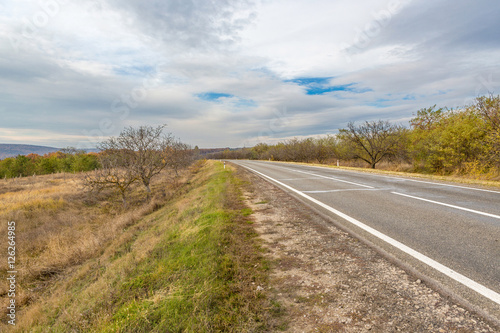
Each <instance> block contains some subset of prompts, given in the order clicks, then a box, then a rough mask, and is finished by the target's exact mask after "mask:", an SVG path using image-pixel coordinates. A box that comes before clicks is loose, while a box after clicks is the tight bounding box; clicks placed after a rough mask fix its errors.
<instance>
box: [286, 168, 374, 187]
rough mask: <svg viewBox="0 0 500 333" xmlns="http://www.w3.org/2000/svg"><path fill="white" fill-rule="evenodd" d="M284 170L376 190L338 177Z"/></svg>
mask: <svg viewBox="0 0 500 333" xmlns="http://www.w3.org/2000/svg"><path fill="white" fill-rule="evenodd" d="M284 169H288V170H290V171H293V172H299V173H305V174H307V175H313V176H316V177H320V178H326V179H332V180H335V181H338V182H342V183H347V184H352V185H357V186H361V187H366V188H374V187H372V186H368V185H363V184H359V183H353V182H349V181H347V180H343V179H339V178H336V177H328V176H323V175H318V174H316V173H310V172H305V171H299V170H293V169H289V168H284Z"/></svg>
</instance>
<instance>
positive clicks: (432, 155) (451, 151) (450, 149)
mask: <svg viewBox="0 0 500 333" xmlns="http://www.w3.org/2000/svg"><path fill="white" fill-rule="evenodd" d="M210 158H215V159H263V160H273V161H293V162H319V163H334V162H335V161H336V160H341V161H343V162H357V163H359V162H362V163H364V164H365V165H366V166H368V167H371V168H375V167H376V166H377V165H378V164H379V163H381V162H387V163H388V164H390V165H405V166H406V169H407V170H408V171H414V172H424V173H440V174H451V173H461V174H475V175H478V174H487V173H491V174H493V175H496V176H498V174H499V173H500V96H498V95H497V96H494V95H492V94H490V95H489V96H481V97H478V98H476V100H475V102H474V103H473V104H472V105H469V106H464V107H462V108H458V109H449V108H437V107H436V106H435V105H434V106H432V107H429V108H423V109H420V110H418V111H417V113H416V114H414V117H413V118H412V119H411V120H410V122H409V124H408V125H407V126H403V125H400V124H391V123H389V122H388V121H383V120H377V121H365V122H363V123H361V124H358V125H356V124H355V123H353V122H351V123H349V124H348V125H347V127H346V128H343V129H340V130H339V133H338V134H336V135H329V136H326V137H322V138H305V139H297V138H294V139H291V140H286V141H283V142H279V143H277V144H274V145H269V144H265V143H261V144H258V145H256V146H254V147H252V148H243V149H238V150H225V151H223V152H219V153H214V154H211V155H210Z"/></svg>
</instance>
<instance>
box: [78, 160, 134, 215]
mask: <svg viewBox="0 0 500 333" xmlns="http://www.w3.org/2000/svg"><path fill="white" fill-rule="evenodd" d="M99 161H100V164H101V168H99V169H97V170H95V171H93V172H91V173H88V174H86V175H84V186H85V187H86V188H87V189H88V190H90V191H92V192H100V191H102V190H103V189H105V188H114V189H115V190H117V191H118V193H119V194H120V196H121V198H122V201H123V206H126V205H127V192H128V191H129V189H130V186H131V185H132V184H133V183H134V182H136V181H137V180H138V178H137V175H136V174H135V172H134V171H133V169H132V168H130V165H129V164H128V161H127V160H124V159H123V157H122V156H121V155H119V154H115V153H113V152H110V151H108V152H105V153H102V154H101V155H100V156H99Z"/></svg>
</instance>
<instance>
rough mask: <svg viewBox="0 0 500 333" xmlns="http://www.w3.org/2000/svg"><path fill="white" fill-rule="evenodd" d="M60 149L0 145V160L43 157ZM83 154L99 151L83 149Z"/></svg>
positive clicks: (97, 150)
mask: <svg viewBox="0 0 500 333" xmlns="http://www.w3.org/2000/svg"><path fill="white" fill-rule="evenodd" d="M61 149H62V148H55V147H47V146H35V145H16V144H5V143H0V160H3V159H4V158H7V157H16V156H17V155H29V154H38V155H40V156H43V155H45V154H48V153H53V152H55V151H59V150H61ZM83 150H84V151H85V152H87V153H90V152H93V153H98V152H99V149H96V148H84V149H83Z"/></svg>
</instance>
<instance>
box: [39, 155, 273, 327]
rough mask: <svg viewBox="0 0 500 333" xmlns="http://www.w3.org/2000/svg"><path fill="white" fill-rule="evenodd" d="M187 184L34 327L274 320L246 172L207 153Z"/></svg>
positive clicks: (50, 305) (92, 266)
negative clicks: (244, 186) (246, 200)
mask: <svg viewBox="0 0 500 333" xmlns="http://www.w3.org/2000/svg"><path fill="white" fill-rule="evenodd" d="M189 187H190V188H189V190H188V191H187V193H185V194H184V195H183V196H182V197H179V198H176V199H174V200H173V201H172V202H171V203H170V204H168V205H167V206H166V207H164V208H162V209H160V210H158V211H157V212H155V213H153V214H152V215H150V216H148V217H146V218H144V219H142V220H141V221H140V222H139V223H138V224H137V225H135V226H133V227H131V228H129V230H127V231H126V232H124V235H123V241H120V240H117V241H116V242H115V244H114V245H112V248H110V249H108V251H107V252H105V253H104V254H103V256H102V258H100V259H99V261H97V262H92V263H87V265H84V266H83V267H82V268H81V269H80V271H79V272H77V273H75V275H74V277H73V278H72V279H70V280H68V281H66V282H65V283H64V284H62V285H60V286H59V289H56V290H54V297H53V299H52V301H47V303H46V304H43V305H42V306H43V309H44V310H43V312H44V319H43V320H42V319H40V320H38V321H36V322H35V323H34V324H35V325H33V326H31V327H30V331H35V332H37V331H38V332H71V331H75V332H81V331H85V332H221V331H224V332H245V331H252V332H254V331H263V332H265V331H269V330H271V324H270V322H278V321H276V320H270V318H272V317H277V316H278V314H281V312H282V311H280V309H281V308H280V305H279V304H277V303H276V302H274V301H273V302H271V301H269V300H268V299H267V298H266V295H265V294H263V293H262V291H257V290H256V286H258V285H259V286H265V285H266V283H267V276H268V270H269V263H267V262H266V261H265V260H264V258H263V257H262V250H261V248H259V246H258V244H257V238H256V236H257V235H256V233H255V231H254V230H253V228H252V226H251V225H249V224H248V223H246V222H247V221H248V217H247V216H248V215H250V214H251V213H252V211H251V210H250V209H248V208H246V207H245V206H244V205H243V204H242V202H241V200H240V199H239V198H240V196H241V194H240V192H239V181H238V180H237V179H236V178H235V177H234V175H233V173H232V171H231V169H230V168H226V169H223V168H222V165H221V164H220V163H207V165H206V166H205V167H204V168H203V170H202V172H199V173H198V174H197V175H196V178H195V179H194V180H193V181H191V182H190V185H189ZM120 242H121V243H120ZM276 325H279V323H278V324H276Z"/></svg>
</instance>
